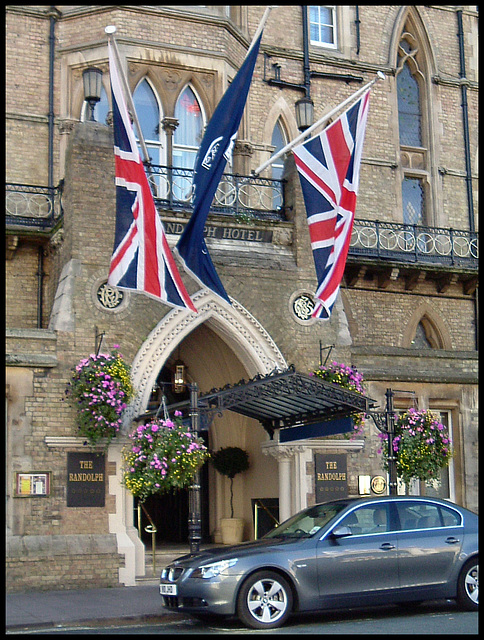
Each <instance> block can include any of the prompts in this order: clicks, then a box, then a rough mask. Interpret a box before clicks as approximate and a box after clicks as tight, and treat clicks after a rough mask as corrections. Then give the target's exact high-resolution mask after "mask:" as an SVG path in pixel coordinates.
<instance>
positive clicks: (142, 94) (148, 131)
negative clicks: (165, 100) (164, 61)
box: [133, 78, 164, 165]
mask: <svg viewBox="0 0 484 640" xmlns="http://www.w3.org/2000/svg"><path fill="white" fill-rule="evenodd" d="M133 102H134V107H135V109H136V115H137V116H138V120H139V123H140V126H141V131H142V133H143V138H144V141H145V144H146V148H147V149H148V155H149V156H150V159H151V162H152V163H153V164H155V165H158V164H164V162H163V160H164V156H163V140H162V133H161V130H160V129H161V128H160V122H161V118H162V115H161V108H160V103H159V100H158V97H157V95H156V93H155V91H154V89H153V87H152V86H151V84H150V83H149V81H148V80H147V78H143V80H141V82H139V83H138V86H137V87H136V89H135V91H134V93H133ZM134 129H135V134H136V135H138V132H137V131H136V127H134ZM140 153H141V150H140ZM141 157H142V158H143V154H141Z"/></svg>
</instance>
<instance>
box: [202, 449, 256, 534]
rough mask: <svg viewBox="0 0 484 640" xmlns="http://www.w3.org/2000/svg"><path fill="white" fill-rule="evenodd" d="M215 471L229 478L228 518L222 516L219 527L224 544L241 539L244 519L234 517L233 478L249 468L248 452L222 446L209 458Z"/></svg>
mask: <svg viewBox="0 0 484 640" xmlns="http://www.w3.org/2000/svg"><path fill="white" fill-rule="evenodd" d="M210 461H211V463H212V464H213V466H214V468H215V470H216V471H218V472H219V473H220V474H222V475H224V476H227V478H230V518H222V519H221V521H220V528H221V531H222V542H223V543H224V544H236V543H237V542H241V541H242V535H243V528H244V521H243V519H242V518H234V478H235V476H236V475H237V474H238V473H242V472H243V471H247V469H248V468H249V466H250V464H249V454H248V453H247V451H244V449H240V448H239V447H222V448H221V449H219V450H218V451H216V452H215V453H213V454H212V457H211V459H210Z"/></svg>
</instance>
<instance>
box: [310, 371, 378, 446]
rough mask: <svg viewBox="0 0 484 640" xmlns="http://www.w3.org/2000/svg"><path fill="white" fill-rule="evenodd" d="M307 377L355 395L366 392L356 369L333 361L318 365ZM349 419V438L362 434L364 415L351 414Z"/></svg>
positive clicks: (361, 377)
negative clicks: (350, 424)
mask: <svg viewBox="0 0 484 640" xmlns="http://www.w3.org/2000/svg"><path fill="white" fill-rule="evenodd" d="M309 375H310V376H312V375H314V376H317V377H318V378H320V379H321V380H324V381H325V382H331V383H332V384H337V385H338V386H340V387H343V389H348V390H349V391H356V392H357V393H361V394H362V395H366V391H365V388H364V386H363V376H362V374H361V373H358V371H357V369H356V367H349V366H348V365H346V364H343V363H341V362H335V361H333V362H332V363H331V364H329V365H327V366H324V365H320V367H319V369H316V370H315V371H313V372H312V373H310V374H309ZM351 418H352V419H353V431H352V433H351V435H350V436H349V437H350V438H356V437H357V436H360V435H361V434H362V432H363V425H364V421H365V414H364V413H352V414H351ZM344 435H345V437H348V434H344Z"/></svg>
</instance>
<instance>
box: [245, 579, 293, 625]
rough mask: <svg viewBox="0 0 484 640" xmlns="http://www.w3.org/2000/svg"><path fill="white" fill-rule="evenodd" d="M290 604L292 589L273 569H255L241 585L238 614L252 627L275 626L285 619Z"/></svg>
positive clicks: (290, 608)
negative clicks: (255, 571) (256, 570)
mask: <svg viewBox="0 0 484 640" xmlns="http://www.w3.org/2000/svg"><path fill="white" fill-rule="evenodd" d="M292 603H293V596H292V590H291V587H290V586H289V583H288V582H287V580H285V579H284V578H283V577H282V576H280V575H279V574H278V573H276V572H275V571H258V572H257V573H254V574H253V575H251V576H249V577H248V578H247V580H246V581H245V582H244V583H243V585H242V587H241V588H240V591H239V595H238V597H237V616H238V618H239V620H240V621H241V622H243V623H244V624H245V625H246V626H247V627H250V628H252V629H275V628H277V627H280V626H282V625H283V624H284V623H285V622H286V620H287V619H288V617H289V615H290V614H291V611H292Z"/></svg>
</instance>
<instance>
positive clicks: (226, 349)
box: [130, 291, 287, 544]
mask: <svg viewBox="0 0 484 640" xmlns="http://www.w3.org/2000/svg"><path fill="white" fill-rule="evenodd" d="M193 299H194V303H195V305H196V307H197V309H198V310H199V313H198V314H197V315H195V314H191V313H187V312H184V311H179V310H174V311H172V312H170V313H169V314H167V316H165V318H164V319H163V320H162V321H161V322H160V324H159V325H158V326H157V327H156V328H155V329H154V330H153V331H152V333H151V334H150V336H149V337H148V339H147V340H146V342H145V343H144V344H143V346H142V348H141V349H140V351H139V352H138V355H137V356H136V358H135V360H134V362H133V365H132V374H133V380H134V384H135V387H136V388H137V390H138V396H137V401H136V403H135V405H134V407H133V408H132V411H133V413H132V416H136V415H140V414H142V413H144V411H145V410H146V409H148V408H152V407H150V399H151V400H152V393H153V388H154V387H155V386H156V383H157V380H158V378H159V376H160V375H161V376H162V377H163V376H165V377H166V376H169V375H170V374H169V372H170V370H171V369H172V368H173V366H174V363H175V360H178V359H181V360H182V361H183V363H184V364H185V365H186V367H187V379H188V381H189V382H196V383H197V384H198V387H199V390H200V392H201V393H203V392H208V391H210V390H211V389H214V388H220V387H223V386H225V385H226V384H234V383H236V382H238V381H239V380H241V379H248V378H250V377H252V376H254V375H256V374H257V373H262V374H267V373H270V372H271V371H273V370H274V369H275V368H279V369H285V368H287V365H286V363H285V361H284V358H283V357H282V354H281V353H280V351H279V349H278V348H277V346H276V345H275V343H274V342H273V340H272V339H271V338H270V336H269V334H268V333H267V332H266V331H265V330H264V329H263V327H262V326H261V325H260V324H259V323H258V322H257V320H256V319H255V318H254V317H253V316H252V315H251V314H250V313H248V312H247V310H245V309H244V308H243V307H242V306H241V305H239V304H238V303H237V302H235V301H234V303H233V305H232V306H229V305H226V304H225V303H223V302H222V301H219V300H218V299H216V296H214V295H213V294H211V293H209V292H207V291H203V292H199V293H198V294H197V295H195V296H193ZM182 399H183V398H181V397H180V396H178V397H177V398H175V399H173V398H170V400H169V402H168V404H171V400H174V401H179V400H182ZM202 434H203V432H202ZM205 437H206V439H207V444H208V446H209V448H210V449H212V450H217V449H219V448H220V447H223V446H239V447H242V448H244V449H245V450H247V451H248V452H249V457H250V460H251V468H250V469H249V471H247V472H246V473H244V474H243V475H244V478H242V477H236V478H235V480H234V488H235V494H236V500H235V504H234V508H235V511H236V514H235V515H237V516H238V517H243V518H244V520H245V531H244V534H245V537H246V538H249V537H251V536H252V512H251V508H252V507H251V499H252V498H275V497H277V495H278V484H277V462H276V461H275V460H270V461H268V459H267V457H266V456H264V455H263V453H262V443H263V442H265V441H266V440H267V438H268V436H267V434H266V432H265V431H264V430H263V429H262V427H261V426H260V424H259V423H258V422H257V421H255V420H251V419H249V418H246V417H244V416H241V415H237V414H234V413H232V412H230V411H227V412H225V413H224V415H222V416H215V417H214V418H213V420H212V422H211V424H210V425H209V428H208V430H207V431H206V432H205ZM268 464H269V466H271V467H273V469H271V470H270V471H271V473H270V474H269V477H270V478H271V481H269V482H268V481H267V466H268ZM205 467H206V468H204V469H203V470H202V536H203V539H204V540H205V541H209V540H210V541H214V542H219V541H220V540H219V539H218V537H219V520H220V518H222V517H226V516H227V515H230V513H227V509H228V500H229V483H228V481H227V479H226V478H223V477H220V475H219V474H217V473H216V472H215V471H214V469H213V468H212V467H211V465H210V464H207V465H206V466H205ZM151 500H152V502H153V504H152V505H151V509H152V511H153V512H154V513H156V518H157V519H160V520H161V521H162V525H161V526H160V528H159V531H160V534H159V535H158V536H157V544H160V543H163V542H164V541H166V542H183V543H185V544H186V542H187V535H188V533H187V529H186V522H187V520H188V517H187V513H186V515H184V509H185V508H186V506H185V504H186V502H185V500H186V499H185V498H183V496H182V495H181V493H180V494H179V495H178V496H164V497H161V498H153V499H151ZM203 502H205V509H204V505H203ZM149 506H150V504H149V503H148V502H147V503H146V507H147V510H148V511H149ZM175 512H176V513H175ZM167 518H170V520H171V523H170V527H167V526H166V519H167ZM163 520H164V521H165V522H163ZM130 524H131V523H130ZM155 524H156V522H155ZM157 528H158V525H157ZM147 542H148V541H147Z"/></svg>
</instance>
